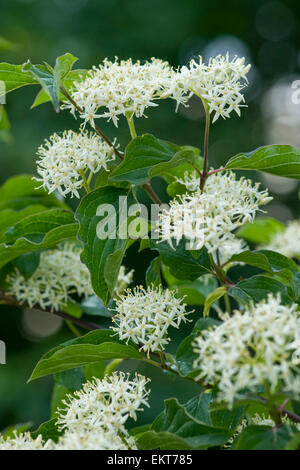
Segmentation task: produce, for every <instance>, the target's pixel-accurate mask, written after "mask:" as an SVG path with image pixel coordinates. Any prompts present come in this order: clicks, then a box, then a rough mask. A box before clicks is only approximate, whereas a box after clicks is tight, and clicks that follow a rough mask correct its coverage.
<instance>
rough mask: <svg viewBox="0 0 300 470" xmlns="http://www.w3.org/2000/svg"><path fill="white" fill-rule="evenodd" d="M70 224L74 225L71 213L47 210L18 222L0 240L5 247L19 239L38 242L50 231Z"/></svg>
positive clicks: (60, 210)
mask: <svg viewBox="0 0 300 470" xmlns="http://www.w3.org/2000/svg"><path fill="white" fill-rule="evenodd" d="M72 223H74V216H73V213H72V212H71V211H66V210H64V209H49V210H46V211H43V212H39V213H37V214H32V215H29V216H27V217H25V218H24V219H22V220H20V221H19V222H17V223H16V224H15V225H13V226H11V227H10V228H9V229H8V230H6V231H5V233H4V234H3V236H2V237H1V239H0V240H1V242H4V243H6V244H7V245H9V244H12V243H14V242H15V241H16V240H18V238H20V237H22V238H27V239H28V240H31V241H38V242H40V241H41V239H43V237H44V235H45V234H46V233H48V232H49V231H50V230H53V229H54V228H59V227H60V226H61V225H66V224H72Z"/></svg>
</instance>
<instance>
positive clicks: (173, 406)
mask: <svg viewBox="0 0 300 470" xmlns="http://www.w3.org/2000/svg"><path fill="white" fill-rule="evenodd" d="M230 437H231V433H230V432H228V431H226V430H224V429H222V428H216V427H213V426H209V425H206V424H203V423H200V422H199V421H196V420H195V419H193V417H192V416H191V415H190V414H189V413H188V412H187V410H186V408H185V407H184V405H181V404H180V403H179V402H178V401H177V399H175V398H170V399H168V400H166V401H165V410H164V411H163V412H162V413H161V414H160V415H159V416H158V417H157V418H156V419H155V421H154V422H153V424H152V426H151V431H147V432H145V433H144V434H142V435H140V436H139V437H138V439H137V445H138V448H139V449H147V450H148V449H157V448H159V449H161V450H175V449H182V450H184V449H207V448H209V447H215V446H220V445H224V444H225V443H226V442H227V441H228V439H230Z"/></svg>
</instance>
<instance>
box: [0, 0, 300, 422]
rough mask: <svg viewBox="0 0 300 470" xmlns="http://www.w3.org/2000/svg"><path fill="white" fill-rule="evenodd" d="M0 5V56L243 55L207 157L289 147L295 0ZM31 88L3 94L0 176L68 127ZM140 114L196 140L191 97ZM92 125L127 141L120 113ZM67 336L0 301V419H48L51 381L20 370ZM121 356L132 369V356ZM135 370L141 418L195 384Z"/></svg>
mask: <svg viewBox="0 0 300 470" xmlns="http://www.w3.org/2000/svg"><path fill="white" fill-rule="evenodd" d="M0 7H1V10H0V36H1V37H3V38H5V39H6V40H8V41H10V42H11V43H12V44H11V47H10V46H9V45H8V47H7V48H6V49H5V50H0V54H1V59H0V61H1V62H10V63H15V64H22V63H24V62H25V61H26V60H27V59H30V60H31V61H32V62H33V63H40V62H42V61H44V60H45V61H47V62H48V63H50V64H53V63H54V61H55V58H56V57H57V56H59V55H61V54H63V53H65V52H71V53H72V54H74V55H75V56H76V57H78V58H79V59H80V60H79V62H78V64H77V66H78V67H80V68H90V67H91V66H92V65H93V64H98V63H99V62H101V61H102V60H103V58H104V57H109V58H113V57H114V56H118V57H119V58H124V59H126V58H128V57H132V58H133V59H149V58H151V57H153V56H154V57H158V58H162V59H166V60H168V61H170V63H171V64H173V65H174V66H177V65H182V64H186V63H188V61H189V60H190V59H191V58H192V57H193V56H197V55H199V54H201V55H203V56H204V58H205V59H207V58H208V57H210V56H214V55H217V54H218V53H226V52H227V51H229V52H230V54H231V55H232V56H233V55H234V54H238V55H240V56H245V57H246V61H247V62H250V63H252V64H253V67H252V70H251V73H250V74H249V75H250V76H249V79H250V86H249V87H248V89H247V91H246V94H245V95H246V102H247V104H248V108H245V109H244V110H243V112H242V118H241V119H239V118H238V117H237V116H233V117H232V118H231V119H230V120H229V119H228V120H226V121H223V120H222V119H219V120H218V121H217V123H216V124H214V126H213V128H212V131H211V140H210V150H209V151H210V162H211V164H212V165H213V166H215V165H217V164H218V163H223V162H224V161H225V160H226V159H227V158H228V157H230V156H232V155H234V154H236V153H238V152H240V151H250V150H252V149H254V148H256V147H259V146H261V145H266V144H269V143H281V144H284V143H286V144H292V145H294V146H297V147H300V132H299V131H300V105H296V104H293V102H292V93H293V91H294V90H293V89H292V87H291V85H292V83H293V81H294V80H297V79H299V78H300V24H299V20H300V14H299V10H300V4H299V1H296V0H295V1H293V0H286V1H281V2H279V1H263V0H231V1H230V2H225V1H224V0H214V1H212V0H185V1H183V0H9V1H8V0H0ZM0 44H1V41H0ZM36 93H37V88H36V87H25V88H22V89H20V90H17V91H16V92H14V93H12V94H10V95H8V96H7V112H8V115H9V119H10V122H11V136H10V138H6V139H2V140H1V141H0V158H1V174H0V183H2V182H3V181H4V180H5V179H6V178H7V177H9V176H12V175H15V174H17V173H21V172H30V173H34V171H35V160H36V157H35V153H36V150H37V147H38V146H39V145H40V144H41V143H42V141H43V139H44V138H46V137H48V136H49V135H50V134H51V133H53V132H54V131H61V130H63V129H68V128H73V129H76V128H78V126H79V122H76V121H74V120H73V119H72V117H71V116H70V114H69V113H68V112H62V113H60V114H58V115H56V114H55V113H54V112H53V109H52V106H51V104H49V103H48V104H46V105H44V106H41V107H39V108H35V109H33V110H30V106H31V104H32V102H33V100H34V97H35V95H36ZM147 115H148V117H149V118H148V119H140V120H139V121H138V122H137V123H136V124H137V130H138V132H139V133H143V132H146V131H147V132H151V133H153V134H155V135H156V136H157V137H160V138H163V139H166V140H168V139H169V140H171V141H174V142H176V143H177V144H180V145H183V144H189V145H195V146H198V147H199V146H200V147H201V145H202V139H203V111H202V108H201V105H200V103H199V101H198V100H192V101H191V103H190V107H189V108H182V109H179V111H178V112H177V113H175V106H174V103H173V102H172V101H166V102H163V103H162V104H161V105H160V107H159V108H154V109H150V110H149V111H148V112H147ZM101 125H102V128H103V129H104V131H105V132H106V133H107V134H108V135H109V136H110V137H111V138H114V137H115V136H117V137H118V141H119V142H120V144H121V145H123V146H124V145H125V144H126V142H127V140H128V130H127V128H126V126H125V123H124V122H123V123H120V127H119V130H116V129H115V128H114V126H113V125H112V124H111V123H105V122H104V121H103V122H101ZM0 137H1V136H0ZM6 137H7V136H6ZM253 177H254V178H257V175H255V174H254V175H253ZM263 178H264V179H263V180H262V184H263V185H267V186H268V187H269V188H270V190H271V192H272V194H273V196H274V201H273V202H272V204H270V206H269V214H270V215H271V216H274V217H276V218H278V219H280V220H283V221H286V220H289V219H292V218H294V217H296V216H298V214H299V204H298V189H299V188H298V183H297V182H296V181H293V180H285V179H280V178H275V177H271V176H268V177H263ZM157 184H158V183H157ZM157 189H158V190H159V188H157ZM149 256H150V255H148V254H146V253H145V255H144V257H142V261H141V259H140V258H139V262H137V254H136V251H135V250H134V249H133V250H131V252H130V253H129V255H128V256H127V259H126V263H127V265H128V266H130V267H135V268H136V271H137V272H136V278H135V280H136V281H139V282H141V281H143V276H142V272H143V269H144V268H145V266H146V263H147V261H148V259H149ZM186 332H187V330H184V331H182V332H181V336H184V334H186ZM69 337H70V333H69V331H68V330H67V329H66V328H65V327H63V325H62V324H61V323H60V321H59V320H57V319H55V318H54V317H53V316H48V315H47V316H46V315H45V316H42V317H41V315H36V314H35V313H34V312H25V313H24V312H20V311H18V310H15V309H13V308H11V307H4V306H2V307H1V312H0V339H2V340H4V341H5V342H6V344H7V364H6V365H5V366H0V429H1V428H4V427H5V426H7V425H8V424H14V423H18V422H25V421H33V423H34V426H35V427H36V426H37V425H38V424H39V423H40V422H42V421H44V420H46V419H48V418H49V402H50V398H51V390H52V384H53V382H52V379H51V378H50V379H44V380H40V381H37V382H34V383H33V384H30V385H26V380H27V379H28V377H29V375H30V372H31V370H32V367H33V365H34V364H35V363H36V362H37V360H38V359H39V358H40V356H41V355H42V354H43V353H45V352H46V351H47V350H48V349H49V348H50V347H52V346H55V345H56V344H58V343H59V342H61V341H62V340H64V339H67V338H69ZM179 339H180V338H179V336H178V335H177V338H176V341H177V342H178V341H179ZM127 366H130V367H131V368H132V369H135V368H136V367H137V366H138V365H137V364H134V363H130V364H129V363H128V364H126V367H127ZM144 372H145V371H144ZM146 373H147V374H149V375H150V376H152V378H153V383H152V389H153V393H152V398H151V403H152V408H151V410H148V411H146V412H145V413H144V415H143V416H142V417H141V419H140V422H147V421H150V420H151V419H152V417H153V416H154V415H156V414H157V413H158V412H159V411H160V410H161V408H162V406H163V398H165V397H167V396H170V395H174V393H175V392H174V390H177V391H176V396H178V397H179V398H180V400H181V401H183V400H185V399H187V398H188V397H190V396H191V395H192V394H193V393H194V392H195V389H194V388H193V387H192V386H190V387H187V386H186V384H183V382H182V381H180V380H179V381H177V382H178V383H177V384H176V385H175V384H174V382H172V381H170V380H169V378H168V377H166V376H163V375H162V374H158V375H157V373H156V371H153V370H152V369H151V370H147V371H146ZM158 389H159V390H160V393H159V392H158Z"/></svg>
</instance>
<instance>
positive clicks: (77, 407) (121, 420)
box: [57, 372, 150, 436]
mask: <svg viewBox="0 0 300 470" xmlns="http://www.w3.org/2000/svg"><path fill="white" fill-rule="evenodd" d="M148 382H149V379H146V378H145V377H143V376H142V375H139V374H135V377H134V378H133V379H132V380H130V374H124V373H123V372H114V373H113V374H112V375H110V376H105V377H104V379H102V380H99V379H94V380H93V381H92V382H86V383H85V384H84V385H83V388H82V389H81V390H79V391H76V392H75V393H74V395H73V396H72V395H69V396H68V397H67V399H66V400H65V401H64V402H63V403H64V405H65V408H64V409H63V410H60V411H59V412H58V419H57V424H58V425H59V426H60V428H61V429H67V430H69V431H72V432H76V433H80V432H90V431H91V432H96V430H97V429H100V431H101V432H102V431H103V432H105V434H106V435H107V436H110V435H113V436H115V435H117V434H118V432H121V433H123V434H124V435H126V434H127V431H126V429H125V427H124V424H125V422H126V421H127V419H128V418H129V417H130V418H133V419H135V420H136V413H137V411H142V410H143V408H142V406H143V405H146V406H148V401H147V400H148V395H149V393H150V391H148V390H146V385H147V383H148Z"/></svg>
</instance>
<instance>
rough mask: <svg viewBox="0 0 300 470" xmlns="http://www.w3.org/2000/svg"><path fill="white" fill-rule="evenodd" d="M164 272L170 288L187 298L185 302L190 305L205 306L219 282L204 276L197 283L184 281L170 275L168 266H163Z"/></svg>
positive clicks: (211, 277)
mask: <svg viewBox="0 0 300 470" xmlns="http://www.w3.org/2000/svg"><path fill="white" fill-rule="evenodd" d="M162 271H163V275H164V278H165V280H166V282H167V283H168V286H169V287H171V288H172V289H174V290H177V292H178V293H179V294H180V296H181V297H183V296H185V299H184V301H185V302H186V303H187V304H188V305H204V303H205V300H206V297H207V296H208V295H209V294H210V293H211V292H213V291H214V290H215V289H216V288H217V286H218V282H217V280H216V279H215V278H214V277H213V276H209V275H208V276H202V277H200V278H199V279H196V280H195V281H182V280H180V279H177V278H176V277H175V276H173V275H172V274H171V273H170V270H169V268H168V267H167V266H164V265H163V266H162Z"/></svg>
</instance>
